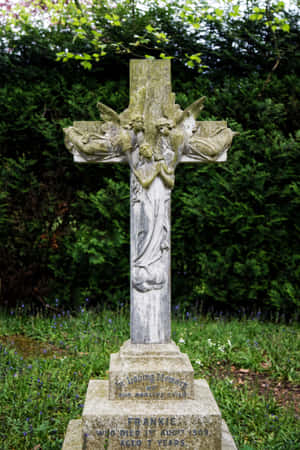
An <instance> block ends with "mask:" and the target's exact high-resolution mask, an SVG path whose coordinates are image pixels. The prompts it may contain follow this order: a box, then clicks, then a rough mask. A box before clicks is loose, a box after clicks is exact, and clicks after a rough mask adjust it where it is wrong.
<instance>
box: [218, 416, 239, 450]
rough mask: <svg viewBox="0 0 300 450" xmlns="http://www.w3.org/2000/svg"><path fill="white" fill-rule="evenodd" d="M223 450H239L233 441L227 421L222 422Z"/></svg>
mask: <svg viewBox="0 0 300 450" xmlns="http://www.w3.org/2000/svg"><path fill="white" fill-rule="evenodd" d="M221 431H222V450H237V446H236V445H235V442H234V440H233V437H232V435H231V433H230V431H229V429H228V426H227V424H226V422H225V420H222V427H221Z"/></svg>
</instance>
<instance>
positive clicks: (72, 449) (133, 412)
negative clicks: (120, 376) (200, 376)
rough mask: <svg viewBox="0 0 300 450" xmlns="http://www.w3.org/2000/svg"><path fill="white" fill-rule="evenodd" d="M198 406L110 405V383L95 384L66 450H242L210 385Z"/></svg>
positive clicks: (202, 385) (199, 391)
mask: <svg viewBox="0 0 300 450" xmlns="http://www.w3.org/2000/svg"><path fill="white" fill-rule="evenodd" d="M194 384H195V398H194V400H191V399H186V400H185V401H181V400H155V401H149V400H140V401H128V402H124V401H123V400H109V399H108V382H107V381H100V380H91V381H90V383H89V387H88V391H87V396H86V401H85V406H84V410H83V416H82V419H81V420H73V421H71V422H70V423H69V426H68V429H67V434H66V437H65V441H64V445H63V450H104V449H107V450H117V449H118V450H119V449H120V450H121V449H126V448H139V449H141V450H145V449H152V450H158V449H163V448H165V449H166V450H174V449H180V448H182V449H187V450H236V446H235V444H234V441H233V439H232V437H231V435H230V433H229V431H228V428H227V426H226V424H225V422H224V421H222V419H221V413H220V411H219V408H218V406H217V404H216V402H215V400H214V397H213V395H212V393H211V391H210V389H209V387H208V384H207V383H206V381H205V380H195V381H194Z"/></svg>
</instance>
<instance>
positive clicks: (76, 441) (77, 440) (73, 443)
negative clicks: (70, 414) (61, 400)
mask: <svg viewBox="0 0 300 450" xmlns="http://www.w3.org/2000/svg"><path fill="white" fill-rule="evenodd" d="M82 449H83V439H82V420H81V419H76V420H70V422H69V425H68V428H67V432H66V436H65V440H64V443H63V447H62V450H82Z"/></svg>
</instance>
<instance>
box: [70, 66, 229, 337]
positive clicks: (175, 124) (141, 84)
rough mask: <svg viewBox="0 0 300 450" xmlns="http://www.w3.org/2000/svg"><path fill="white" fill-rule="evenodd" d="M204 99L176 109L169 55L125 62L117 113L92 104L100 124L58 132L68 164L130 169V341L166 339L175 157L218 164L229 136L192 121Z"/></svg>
mask: <svg viewBox="0 0 300 450" xmlns="http://www.w3.org/2000/svg"><path fill="white" fill-rule="evenodd" d="M204 100H205V97H202V98H200V99H199V100H197V101H195V102H194V103H193V104H192V105H190V106H189V107H188V108H186V109H185V110H184V111H183V110H182V109H181V108H180V106H179V105H177V104H176V103H175V94H174V93H172V91H171V70H170V61H169V60H132V61H131V62H130V103H129V106H128V108H127V109H125V111H123V112H122V113H121V114H118V113H116V112H115V111H114V110H112V109H111V108H110V107H108V106H106V105H104V104H102V103H98V105H97V107H98V109H99V111H100V114H101V118H102V121H96V122H74V124H73V126H72V127H69V128H67V129H64V132H65V144H66V147H67V148H68V149H69V150H70V151H71V153H73V156H74V160H75V162H95V163H97V162H128V164H129V165H130V168H131V258H130V259H131V288H130V291H131V341H132V343H166V342H169V341H170V201H171V189H172V188H173V187H174V182H175V169H176V166H177V164H178V163H180V162H200V163H201V162H202V163H203V162H219V161H226V154H227V150H228V149H229V147H230V145H231V143H232V138H233V136H234V135H235V134H236V133H234V132H232V130H231V129H230V128H227V125H226V122H222V121H218V122H212V121H200V122H198V121H197V120H196V119H197V116H198V115H199V113H200V111H201V110H202V109H203V103H204Z"/></svg>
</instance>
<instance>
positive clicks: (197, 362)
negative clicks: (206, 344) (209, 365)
mask: <svg viewBox="0 0 300 450" xmlns="http://www.w3.org/2000/svg"><path fill="white" fill-rule="evenodd" d="M195 364H198V365H199V366H203V364H202V362H201V361H200V359H197V361H195Z"/></svg>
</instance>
